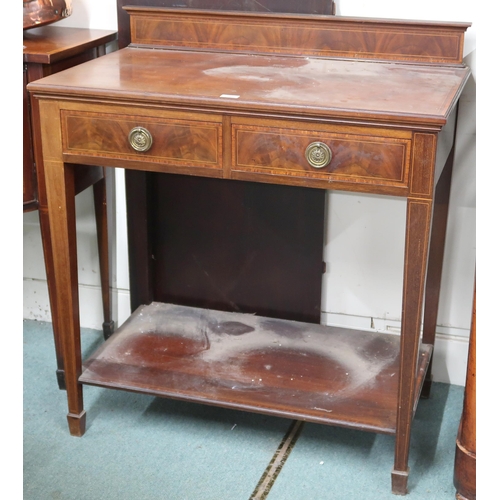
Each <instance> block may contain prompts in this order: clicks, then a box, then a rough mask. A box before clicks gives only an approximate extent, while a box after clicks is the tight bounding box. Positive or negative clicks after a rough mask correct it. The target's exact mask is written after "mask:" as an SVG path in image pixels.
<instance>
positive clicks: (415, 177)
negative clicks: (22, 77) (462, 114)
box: [28, 7, 470, 495]
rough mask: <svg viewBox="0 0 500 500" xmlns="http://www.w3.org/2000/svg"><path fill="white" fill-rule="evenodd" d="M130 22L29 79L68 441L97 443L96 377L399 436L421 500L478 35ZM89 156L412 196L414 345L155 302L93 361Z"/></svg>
mask: <svg viewBox="0 0 500 500" xmlns="http://www.w3.org/2000/svg"><path fill="white" fill-rule="evenodd" d="M126 10H127V12H128V13H129V14H130V27H131V44H130V45H129V46H128V47H126V48H123V49H120V50H118V51H116V52H113V53H111V54H108V55H106V56H104V57H101V58H98V59H96V60H93V61H89V62H88V63H85V64H83V65H79V66H77V67H75V68H72V69H70V70H68V71H67V72H64V73H59V74H55V75H51V76H49V77H47V78H44V79H42V80H38V81H36V82H33V83H32V84H30V85H29V86H28V88H29V91H30V93H31V94H32V100H33V103H34V113H33V116H34V118H35V124H36V131H37V134H40V137H41V142H42V145H43V166H44V179H45V183H46V187H47V199H48V209H49V214H50V217H51V224H52V225H53V227H54V230H55V231H57V236H58V237H57V238H54V237H52V238H51V244H52V245H53V248H54V251H57V254H58V255H59V256H61V258H60V259H59V260H58V262H57V269H56V273H55V277H56V286H57V290H58V294H57V299H58V309H59V311H60V318H61V321H60V324H61V327H63V328H62V331H63V332H64V335H63V336H62V340H63V354H64V366H65V370H66V383H67V391H66V392H67V399H68V410H69V412H68V415H67V419H68V424H69V430H70V433H71V434H72V435H75V436H82V435H83V434H84V432H85V409H84V406H83V386H84V385H95V386H99V387H106V388H111V389H119V390H128V391H134V392H140V393H145V394H151V395H155V396H160V397H167V398H176V399H182V400H186V401H191V402H195V403H202V404H210V405H218V406H222V407H227V408H235V409H239V410H245V411H255V412H260V413H265V414H269V415H275V416H280V417H284V418H292V419H299V420H304V421H309V422H316V423H322V424H326V425H338V426H343V427H348V428H352V429H358V430H360V431H366V432H378V433H384V434H389V435H393V436H394V438H395V453H394V469H393V471H392V476H391V477H392V491H393V493H395V494H401V495H403V494H405V493H406V492H407V485H408V475H409V468H408V455H409V448H410V434H411V426H412V421H413V417H414V413H415V411H416V408H417V405H418V401H419V399H420V397H421V395H426V394H427V393H428V391H429V389H430V386H431V376H430V375H431V370H430V368H431V360H432V353H433V348H434V341H435V328H436V316H437V308H438V299H439V287H440V286H439V285H440V275H441V269H442V259H443V253H444V233H445V231H444V230H443V228H445V227H446V223H445V221H446V217H447V211H448V197H449V187H450V181H451V173H452V169H453V160H454V152H455V125H456V116H457V110H458V100H459V97H460V95H461V92H462V90H463V88H464V86H465V84H466V82H467V79H468V77H469V75H470V70H469V69H468V68H467V67H466V66H465V65H464V64H463V42H464V33H465V31H466V30H467V28H468V27H469V26H470V25H469V24H468V23H446V22H422V21H398V20H380V19H355V18H347V17H345V18H343V17H334V16H319V15H318V16H317V15H311V16H306V15H298V14H297V15H292V14H288V15H286V14H257V13H237V12H212V11H202V10H190V9H160V8H146V7H142V8H141V7H126ZM89 164H91V165H92V164H93V165H105V166H107V167H114V168H125V169H127V172H136V171H137V172H142V171H148V172H156V173H158V174H165V173H168V174H177V175H188V176H201V177H211V178H215V179H225V180H228V181H230V182H234V183H237V182H255V183H270V184H283V185H287V186H292V187H293V186H302V187H309V188H312V189H321V190H326V189H329V190H330V189H332V190H346V191H352V192H363V193H372V194H374V195H379V196H400V197H403V198H405V199H406V201H407V212H406V213H407V216H406V228H405V254H404V276H403V283H402V328H401V335H400V336H395V335H389V334H383V333H371V332H370V333H369V332H363V331H355V330H349V329H345V328H336V327H329V326H324V325H317V324H312V323H305V322H298V321H293V320H285V319H278V318H269V317H263V316H259V315H257V314H246V313H232V312H226V311H219V310H215V309H208V308H196V307H189V306H184V305H179V304H173V303H163V302H157V301H155V300H152V299H151V296H145V298H146V300H144V302H143V303H142V304H141V305H139V306H138V307H137V309H136V310H135V311H133V313H132V315H131V316H130V317H129V319H128V320H127V321H126V322H125V323H124V324H123V325H121V326H120V327H119V328H118V329H117V330H116V332H115V333H114V334H113V335H111V337H110V338H109V339H107V340H106V341H105V342H104V343H103V344H102V345H101V346H100V347H99V348H98V349H97V350H96V351H95V352H94V353H93V354H91V356H90V357H89V358H88V359H86V360H85V361H83V360H82V358H81V349H80V326H79V314H78V289H77V287H76V286H75V278H76V272H75V271H76V269H77V255H76V251H75V249H76V247H75V216H74V182H73V181H74V176H75V174H76V172H78V171H79V169H80V166H81V165H89ZM144 199H145V200H146V201H147V198H146V197H144ZM143 208H144V207H143V206H142V204H137V205H136V206H132V205H131V206H129V207H128V210H134V211H136V210H137V211H141V210H143ZM221 222H223V221H221ZM156 224H161V221H156ZM147 229H148V231H144V232H142V233H141V234H140V235H138V237H139V238H140V239H141V243H142V248H143V249H144V251H145V252H148V251H149V249H150V247H149V241H148V232H149V233H150V232H152V231H154V227H148V228H147ZM185 231H190V228H189V227H186V228H185ZM52 234H54V233H52ZM362 244H364V245H369V244H370V243H369V242H363V243H362ZM149 255H150V258H149V262H150V266H151V267H150V272H154V269H155V267H154V260H155V259H154V255H151V254H149ZM220 258H221V259H225V258H229V256H227V255H226V254H225V249H224V248H220ZM165 279H168V276H166V277H165ZM424 295H425V301H424ZM422 319H423V320H424V321H423V324H424V328H423V332H422V331H421V325H422Z"/></svg>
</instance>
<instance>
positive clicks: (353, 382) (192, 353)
mask: <svg viewBox="0 0 500 500" xmlns="http://www.w3.org/2000/svg"><path fill="white" fill-rule="evenodd" d="M431 350H432V347H431V346H429V345H425V344H424V345H422V346H421V348H420V356H419V367H418V381H417V386H418V387H420V384H421V383H422V380H423V377H424V376H425V371H426V370H427V367H428V364H429V359H430V354H431ZM398 372H399V337H398V336H394V335H388V334H380V333H372V332H363V331H354V330H350V329H344V328H334V327H328V326H322V325H315V324H309V323H300V322H295V321H286V320H279V319H272V318H264V317H259V316H255V315H251V314H239V313H228V312H221V311H214V310H208V309H198V308H191V307H185V306H177V305H172V304H163V303H158V302H153V303H152V304H150V305H148V306H141V307H140V308H138V309H137V310H136V311H135V312H134V314H132V316H131V317H130V318H129V319H128V320H127V322H125V323H124V324H123V325H122V327H120V328H119V329H118V330H117V331H116V333H115V334H113V335H112V336H111V337H110V338H109V339H108V340H107V341H106V342H105V343H104V344H102V345H101V346H100V348H99V349H98V350H97V351H96V352H94V353H93V354H92V355H91V356H90V358H88V359H87V360H86V361H85V362H84V366H83V373H82V375H81V376H80V382H82V383H84V384H89V385H96V386H100V387H109V388H115V389H123V390H129V391H135V392H141V393H146V394H152V395H156V396H161V397H170V398H175V399H182V400H188V401H193V402H197V403H204V404H210V405H217V406H222V407H226V408H234V409H240V410H246V411H255V412H259V413H265V414H270V415H275V416H282V417H286V418H294V419H301V420H306V421H310V422H317V423H322V424H329V425H340V426H344V427H351V428H356V429H362V430H367V431H373V432H380V433H387V434H393V433H394V432H395V427H396V408H397V388H398ZM418 392H419V391H417V393H418Z"/></svg>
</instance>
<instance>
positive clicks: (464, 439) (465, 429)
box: [453, 288, 476, 500]
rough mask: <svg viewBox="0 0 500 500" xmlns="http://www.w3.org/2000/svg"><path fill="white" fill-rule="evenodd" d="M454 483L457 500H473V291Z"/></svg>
mask: <svg viewBox="0 0 500 500" xmlns="http://www.w3.org/2000/svg"><path fill="white" fill-rule="evenodd" d="M453 483H454V485H455V488H456V490H457V495H456V496H457V500H476V290H475V288H474V299H473V306H472V323H471V330H470V338H469V359H468V363H467V375H466V379H465V394H464V407H463V411H462V417H461V419H460V426H459V428H458V436H457V446H456V450H455V471H454V477H453Z"/></svg>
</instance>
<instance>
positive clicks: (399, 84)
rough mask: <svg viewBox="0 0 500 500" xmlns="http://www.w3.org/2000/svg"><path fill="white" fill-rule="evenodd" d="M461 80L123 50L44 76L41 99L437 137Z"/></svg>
mask: <svg viewBox="0 0 500 500" xmlns="http://www.w3.org/2000/svg"><path fill="white" fill-rule="evenodd" d="M138 74H140V75H141V79H140V80H139V79H138V78H137V75H138ZM181 74H182V77H180V76H179V75H181ZM468 75H469V70H468V69H467V68H465V67H462V66H458V67H455V66H451V67H449V66H438V67H433V66H427V65H419V66H416V65H404V64H393V63H388V62H387V63H385V62H380V63H377V64H373V63H372V62H367V61H347V60H342V59H315V58H310V57H284V56H281V57H280V56H262V55H254V56H252V57H248V55H246V54H231V53H217V52H209V53H206V52H199V51H182V50H151V49H146V48H134V47H129V48H125V49H122V50H119V51H116V52H113V53H111V54H108V55H107V56H106V58H105V59H101V58H99V59H96V60H94V61H91V62H89V63H88V64H85V65H84V66H83V65H80V66H78V67H76V68H75V69H74V70H73V71H71V72H70V73H69V74H68V73H66V74H64V75H62V76H61V75H57V74H56V75H51V76H50V77H48V78H47V79H46V80H45V81H44V91H45V92H47V93H50V94H53V95H58V94H64V95H70V96H72V97H74V98H76V97H82V98H84V97H90V96H94V95H96V94H97V95H98V94H99V93H100V92H102V89H104V88H105V89H106V93H105V96H106V100H109V99H115V100H119V101H120V102H126V103H127V104H130V105H132V106H137V104H138V103H139V102H140V103H141V104H143V103H148V104H162V105H170V106H179V104H183V105H184V106H186V107H188V106H189V107H193V108H198V109H199V108H201V107H203V109H205V110H210V111H212V112H213V111H219V112H220V111H222V110H223V111H224V112H225V113H228V114H234V113H236V112H240V113H244V112H253V113H255V112H259V113H261V114H263V115H265V114H266V113H273V114H282V115H285V114H286V115H287V116H290V115H292V116H293V117H300V116H302V119H303V120H305V121H307V120H310V119H311V118H313V117H314V118H324V119H325V120H328V121H334V120H337V121H339V120H342V121H344V122H345V121H356V122H360V121H361V122H363V121H364V122H374V121H377V122H378V123H381V122H382V123H386V124H389V123H390V124H391V125H393V126H394V125H400V126H407V127H409V126H417V125H419V126H422V127H426V128H433V129H434V130H438V129H439V128H440V127H441V126H443V125H444V124H445V123H446V119H447V117H448V115H449V114H450V112H451V110H452V108H453V106H454V104H455V99H456V96H457V95H458V94H459V93H460V91H461V90H462V88H463V86H464V85H465V83H466V81H467V77H468ZM145 86H147V89H148V91H147V93H145V92H144V87H145ZM332 89H335V91H334V92H332ZM36 90H37V87H36V85H34V86H33V87H32V91H34V92H36ZM388 95H390V96H391V98H390V99H388ZM227 96H230V97H227ZM236 96H238V97H236ZM360 96H363V99H360ZM149 114H150V115H154V112H153V111H149Z"/></svg>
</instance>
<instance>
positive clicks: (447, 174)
mask: <svg viewBox="0 0 500 500" xmlns="http://www.w3.org/2000/svg"><path fill="white" fill-rule="evenodd" d="M457 117H458V104H457V107H456V110H455V125H454V127H455V129H454V137H453V146H452V148H451V151H450V153H449V154H448V158H447V159H446V163H445V165H444V168H443V171H442V172H441V176H440V178H439V180H438V182H437V185H436V189H435V192H434V211H433V215H432V232H431V240H430V246H429V264H428V268H427V280H426V284H425V302H424V327H423V336H422V342H424V343H425V344H431V345H434V344H435V340H436V326H437V317H438V306H439V293H440V290H441V277H442V271H443V260H444V250H445V239H446V227H447V223H448V208H449V202H450V190H451V177H452V171H453V161H454V157H455V142H456V124H457ZM431 385H432V357H431V362H430V363H429V367H428V369H427V373H426V377H425V381H424V385H423V387H422V393H421V397H424V398H428V397H429V395H430V391H431Z"/></svg>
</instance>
